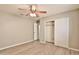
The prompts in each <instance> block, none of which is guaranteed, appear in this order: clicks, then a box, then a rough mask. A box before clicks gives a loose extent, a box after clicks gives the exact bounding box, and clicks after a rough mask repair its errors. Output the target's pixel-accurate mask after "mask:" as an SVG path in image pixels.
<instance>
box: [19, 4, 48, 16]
mask: <svg viewBox="0 0 79 59" xmlns="http://www.w3.org/2000/svg"><path fill="white" fill-rule="evenodd" d="M37 9H38V8H37V5H29V7H28V8H27V9H24V8H18V10H20V11H23V13H21V15H25V16H31V17H39V15H40V14H46V13H47V11H38V10H37Z"/></svg>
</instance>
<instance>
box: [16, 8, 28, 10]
mask: <svg viewBox="0 0 79 59" xmlns="http://www.w3.org/2000/svg"><path fill="white" fill-rule="evenodd" d="M18 9H19V10H27V9H23V8H18Z"/></svg>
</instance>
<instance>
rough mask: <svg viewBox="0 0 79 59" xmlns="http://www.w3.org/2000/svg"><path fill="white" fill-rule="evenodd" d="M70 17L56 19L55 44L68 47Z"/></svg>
mask: <svg viewBox="0 0 79 59" xmlns="http://www.w3.org/2000/svg"><path fill="white" fill-rule="evenodd" d="M68 39H69V19H68V18H66V17H65V18H61V19H56V21H55V45H57V46H61V47H68Z"/></svg>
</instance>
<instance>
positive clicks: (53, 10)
mask: <svg viewBox="0 0 79 59" xmlns="http://www.w3.org/2000/svg"><path fill="white" fill-rule="evenodd" d="M19 7H20V8H28V5H24V4H3V5H0V11H3V12H9V13H14V14H17V15H19V13H18V8H19ZM76 8H79V5H78V4H38V10H44V11H47V14H40V17H38V18H41V17H46V16H50V15H54V14H57V13H61V12H65V11H69V10H72V9H76Z"/></svg>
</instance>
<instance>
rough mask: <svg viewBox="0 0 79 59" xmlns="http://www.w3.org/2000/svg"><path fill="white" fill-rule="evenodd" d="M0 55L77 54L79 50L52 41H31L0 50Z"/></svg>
mask: <svg viewBox="0 0 79 59" xmlns="http://www.w3.org/2000/svg"><path fill="white" fill-rule="evenodd" d="M0 55H79V52H77V51H73V50H69V49H66V48H62V47H58V46H55V45H54V44H52V43H46V44H43V43H40V42H39V41H33V42H30V43H26V44H23V45H19V46H16V47H12V48H8V49H4V50H1V51H0Z"/></svg>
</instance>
